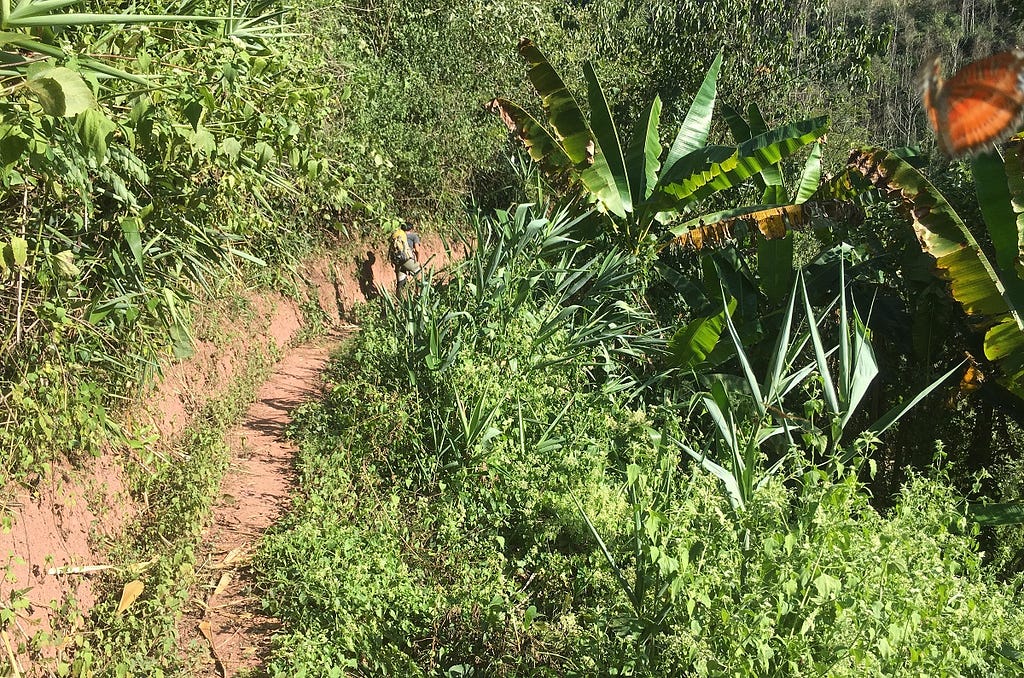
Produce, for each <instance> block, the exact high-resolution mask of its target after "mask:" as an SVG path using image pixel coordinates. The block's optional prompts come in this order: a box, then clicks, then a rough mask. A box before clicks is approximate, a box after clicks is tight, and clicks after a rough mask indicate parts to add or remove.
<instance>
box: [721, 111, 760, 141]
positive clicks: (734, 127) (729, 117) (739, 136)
mask: <svg viewBox="0 0 1024 678" xmlns="http://www.w3.org/2000/svg"><path fill="white" fill-rule="evenodd" d="M722 117H723V118H725V124H726V125H728V126H729V131H730V132H732V138H733V139H735V141H736V145H737V146H738V145H740V144H742V143H743V142H744V141H749V140H750V138H751V137H752V136H754V135H753V134H751V132H750V125H748V124H747V121H746V120H744V119H743V116H742V115H740V112H739V111H737V110H736V109H735V108H733V107H732V106H730V105H729V104H722Z"/></svg>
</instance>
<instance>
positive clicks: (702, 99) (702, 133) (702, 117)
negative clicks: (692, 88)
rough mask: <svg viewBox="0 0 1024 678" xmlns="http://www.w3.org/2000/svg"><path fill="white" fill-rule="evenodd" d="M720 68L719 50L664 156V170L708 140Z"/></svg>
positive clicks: (720, 53) (720, 55)
mask: <svg viewBox="0 0 1024 678" xmlns="http://www.w3.org/2000/svg"><path fill="white" fill-rule="evenodd" d="M721 69H722V52H721V51H719V52H718V55H717V56H716V57H715V60H714V61H713V62H712V63H711V68H709V69H708V72H707V74H706V75H705V76H704V82H702V83H701V86H700V89H699V90H697V96H695V97H694V98H693V103H692V104H690V109H689V110H688V111H687V112H686V118H684V119H683V124H682V125H681V126H680V127H679V132H678V133H677V134H676V138H675V141H673V142H672V146H671V147H670V148H669V151H668V155H667V156H666V157H665V165H664V169H663V171H664V172H668V171H669V170H670V169H671V168H672V166H673V165H675V164H676V162H678V161H679V159H680V158H682V157H684V156H686V155H689V154H690V153H693V152H694V151H696V150H699V149H701V148H703V147H704V146H705V145H706V144H707V142H708V132H709V131H710V130H711V116H712V114H713V113H714V110H715V98H716V97H717V96H718V73H719V72H720V71H721Z"/></svg>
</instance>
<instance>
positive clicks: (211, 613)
mask: <svg viewBox="0 0 1024 678" xmlns="http://www.w3.org/2000/svg"><path fill="white" fill-rule="evenodd" d="M343 338H344V337H343V336H342V335H340V334H335V335H331V336H328V337H325V338H322V339H320V340H317V341H315V342H313V343H310V344H307V345H304V346H300V347H298V348H294V349H291V350H290V351H288V352H287V353H286V355H285V356H284V358H283V359H282V360H281V361H280V362H279V363H278V364H277V365H276V366H275V367H274V370H273V373H272V374H271V375H270V377H269V378H268V379H267V381H266V382H265V383H264V384H263V386H262V387H260V390H259V392H258V394H257V399H256V402H254V403H253V404H252V405H251V406H250V408H249V411H248V412H247V413H246V415H245V418H244V420H243V421H242V423H241V424H240V425H239V426H238V427H236V428H235V429H234V430H233V431H232V432H231V433H230V434H229V435H228V437H227V442H228V444H229V445H230V448H231V461H230V465H229V467H228V470H227V473H226V474H225V475H224V478H223V480H222V481H221V490H220V492H221V494H220V497H219V498H218V499H217V500H216V501H215V503H214V506H213V516H212V519H211V524H210V527H209V528H207V532H206V534H205V535H204V538H203V546H202V551H201V553H203V554H205V557H204V556H200V559H199V563H197V566H196V567H197V577H198V581H199V582H200V586H199V588H198V589H197V590H195V591H193V599H192V600H191V601H189V603H188V604H187V606H186V610H185V614H184V615H183V617H182V620H181V627H180V628H179V638H181V643H182V647H183V648H187V647H188V646H189V645H190V644H191V643H198V644H199V645H200V647H205V650H206V651H205V652H203V651H202V650H200V651H199V652H193V653H190V654H192V655H193V656H195V655H199V656H205V657H206V659H205V660H204V661H203V662H202V663H201V665H199V666H196V667H195V671H194V673H193V675H195V676H202V677H206V676H211V677H212V676H222V677H223V676H235V675H238V674H239V672H242V671H251V670H254V669H255V670H257V671H258V667H260V665H261V664H262V663H263V660H264V659H265V657H266V654H267V652H268V650H269V646H270V636H271V635H272V634H273V632H274V630H275V629H276V628H277V627H278V622H277V620H275V619H272V618H268V617H266V616H265V615H263V614H262V612H261V610H260V605H259V600H258V599H257V598H256V597H255V596H254V595H253V593H252V592H251V590H250V589H251V584H250V579H249V573H248V569H247V566H248V563H249V560H250V557H251V555H252V551H253V549H254V547H255V546H256V545H257V544H258V542H259V540H260V537H261V536H262V535H263V533H264V532H265V531H266V530H267V528H268V527H270V526H271V525H273V524H274V522H276V521H277V520H278V519H279V518H280V516H281V515H282V513H283V512H284V511H285V510H286V509H287V507H288V502H289V497H290V493H291V491H292V489H293V487H294V482H295V472H294V467H293V459H294V456H295V448H294V446H293V445H291V444H290V443H289V442H287V441H286V440H285V437H284V436H285V427H286V426H287V425H288V423H289V421H290V419H289V416H288V412H289V411H290V410H291V409H292V408H294V407H296V406H297V405H300V404H301V403H303V402H304V401H306V400H308V399H309V398H311V397H313V396H314V395H316V394H317V393H318V392H319V390H320V388H321V385H322V382H321V378H320V375H321V372H322V371H323V368H324V366H325V365H326V363H327V360H328V358H329V357H330V354H331V352H332V351H334V349H336V348H337V347H338V346H339V344H340V343H341V341H342V339H343Z"/></svg>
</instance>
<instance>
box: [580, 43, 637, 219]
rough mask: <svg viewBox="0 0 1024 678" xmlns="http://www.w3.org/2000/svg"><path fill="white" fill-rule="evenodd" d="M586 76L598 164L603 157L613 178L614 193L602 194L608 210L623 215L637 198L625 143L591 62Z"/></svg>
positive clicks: (584, 69) (587, 67)
mask: <svg viewBox="0 0 1024 678" xmlns="http://www.w3.org/2000/svg"><path fill="white" fill-rule="evenodd" d="M583 75H584V77H586V80H587V100H588V101H589V103H590V121H591V129H592V131H593V134H594V139H595V141H596V143H597V149H596V151H595V154H594V155H595V158H594V167H597V166H598V158H597V157H596V156H603V158H604V163H605V165H606V167H607V171H608V174H609V176H610V178H611V182H610V183H611V188H612V190H611V191H610V192H607V193H605V194H603V195H602V194H598V199H599V200H601V201H602V202H603V203H604V204H605V206H606V207H608V209H609V210H610V211H611V212H613V213H615V214H617V215H618V216H620V217H625V216H626V214H628V213H630V212H632V211H633V200H632V196H631V191H630V187H629V177H628V176H627V174H626V160H625V158H624V157H623V155H622V144H621V142H620V141H619V132H618V130H617V129H616V127H615V121H614V120H613V119H612V112H611V109H610V108H609V106H608V101H607V100H606V99H605V96H604V91H603V90H602V89H601V83H600V82H599V81H598V79H597V73H596V72H595V71H594V67H593V66H592V65H591V64H590V63H589V62H588V63H585V64H583Z"/></svg>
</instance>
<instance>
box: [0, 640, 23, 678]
mask: <svg viewBox="0 0 1024 678" xmlns="http://www.w3.org/2000/svg"><path fill="white" fill-rule="evenodd" d="M0 636H3V639H4V647H6V648H7V656H8V657H9V658H10V660H11V675H12V676H14V678H21V671H19V670H18V658H17V657H15V656H14V648H13V647H11V639H10V637H9V636H8V635H7V631H0Z"/></svg>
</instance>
